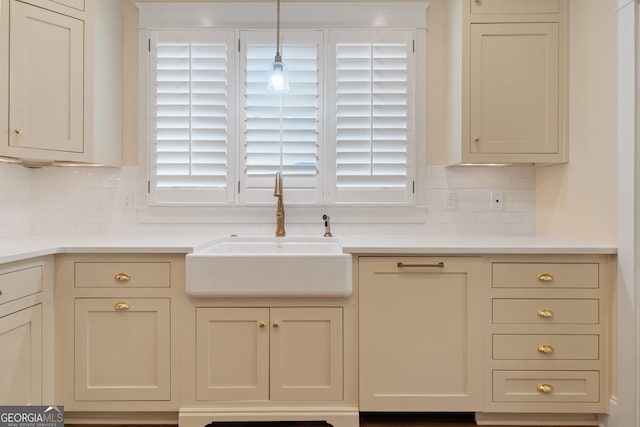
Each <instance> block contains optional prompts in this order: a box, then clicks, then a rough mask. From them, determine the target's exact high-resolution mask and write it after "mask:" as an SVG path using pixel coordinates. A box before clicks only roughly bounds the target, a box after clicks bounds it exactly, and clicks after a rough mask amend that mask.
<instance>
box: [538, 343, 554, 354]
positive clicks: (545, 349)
mask: <svg viewBox="0 0 640 427" xmlns="http://www.w3.org/2000/svg"><path fill="white" fill-rule="evenodd" d="M553 352H554V348H553V346H552V345H546V344H544V345H541V346H538V353H541V354H552V353H553Z"/></svg>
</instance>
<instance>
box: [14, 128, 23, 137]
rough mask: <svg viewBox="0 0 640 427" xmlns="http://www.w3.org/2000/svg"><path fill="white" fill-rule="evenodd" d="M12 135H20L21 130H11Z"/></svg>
mask: <svg viewBox="0 0 640 427" xmlns="http://www.w3.org/2000/svg"><path fill="white" fill-rule="evenodd" d="M13 133H15V134H16V135H20V134H21V133H22V129H20V128H15V129H14V130H13Z"/></svg>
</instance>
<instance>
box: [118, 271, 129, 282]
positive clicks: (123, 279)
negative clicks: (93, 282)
mask: <svg viewBox="0 0 640 427" xmlns="http://www.w3.org/2000/svg"><path fill="white" fill-rule="evenodd" d="M115 279H116V280H117V281H118V282H128V281H129V280H131V276H129V275H128V274H127V273H118V274H116V276H115Z"/></svg>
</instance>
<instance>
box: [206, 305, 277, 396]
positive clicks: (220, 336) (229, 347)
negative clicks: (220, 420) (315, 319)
mask: <svg viewBox="0 0 640 427" xmlns="http://www.w3.org/2000/svg"><path fill="white" fill-rule="evenodd" d="M196 312H197V314H196V399H197V400H224V401H232V400H268V399H269V327H268V323H269V309H268V308H198V309H197V310H196Z"/></svg>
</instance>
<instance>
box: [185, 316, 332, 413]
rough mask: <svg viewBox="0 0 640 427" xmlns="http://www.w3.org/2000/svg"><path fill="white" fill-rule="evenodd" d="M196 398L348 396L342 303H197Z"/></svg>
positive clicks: (322, 398)
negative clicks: (221, 305) (224, 305)
mask: <svg viewBox="0 0 640 427" xmlns="http://www.w3.org/2000/svg"><path fill="white" fill-rule="evenodd" d="M196 313H197V314H196V319H197V320H196V331H197V332H196V333H197V335H196V337H197V343H196V387H197V389H196V399H197V400H201V401H206V400H212V401H332V400H333V401H340V400H342V398H343V378H342V370H343V360H342V357H343V351H342V350H343V344H342V340H343V331H342V308H340V307H306V308H303V307H295V308H293V307H274V308H262V307H251V308H218V307H200V308H197V309H196Z"/></svg>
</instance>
